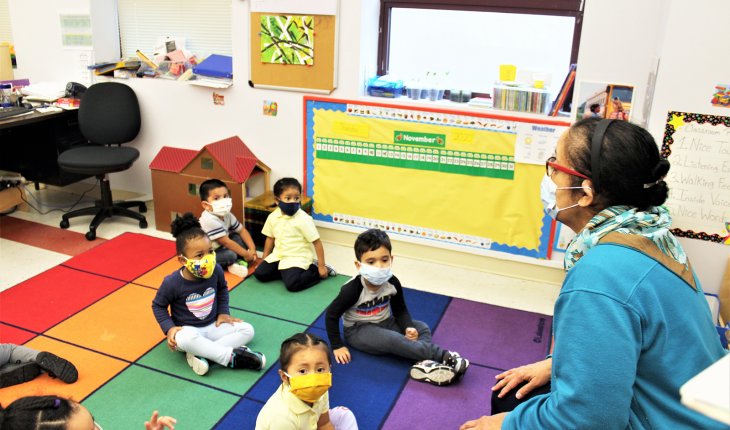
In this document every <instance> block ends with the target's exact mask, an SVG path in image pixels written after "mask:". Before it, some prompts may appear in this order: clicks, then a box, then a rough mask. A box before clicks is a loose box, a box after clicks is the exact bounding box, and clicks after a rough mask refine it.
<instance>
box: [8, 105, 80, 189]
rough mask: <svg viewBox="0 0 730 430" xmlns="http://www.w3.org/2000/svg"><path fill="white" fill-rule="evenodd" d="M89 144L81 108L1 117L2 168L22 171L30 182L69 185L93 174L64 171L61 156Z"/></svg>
mask: <svg viewBox="0 0 730 430" xmlns="http://www.w3.org/2000/svg"><path fill="white" fill-rule="evenodd" d="M85 143H86V140H85V139H84V137H83V136H82V135H81V131H80V130H79V122H78V110H64V111H61V112H49V113H39V112H37V111H35V112H33V113H31V114H26V115H20V116H16V117H10V118H5V119H2V120H0V148H1V151H2V156H0V169H2V170H9V171H12V172H17V173H20V174H21V175H23V176H24V177H25V178H26V179H27V180H29V181H34V182H42V183H44V184H51V185H58V186H63V185H68V184H71V183H73V182H77V181H80V180H82V179H85V178H88V177H89V176H88V175H79V174H75V173H68V172H64V171H61V169H60V168H59V167H58V155H59V154H60V153H62V152H63V151H65V150H67V149H70V148H72V147H74V146H77V145H81V144H85Z"/></svg>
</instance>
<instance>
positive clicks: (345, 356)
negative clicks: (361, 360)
mask: <svg viewBox="0 0 730 430" xmlns="http://www.w3.org/2000/svg"><path fill="white" fill-rule="evenodd" d="M333 352H334V353H335V361H336V362H338V363H340V364H347V363H349V362H350V361H351V360H352V358H351V357H350V350H349V349H347V347H346V346H343V347H342V348H337V349H335V350H334V351H333Z"/></svg>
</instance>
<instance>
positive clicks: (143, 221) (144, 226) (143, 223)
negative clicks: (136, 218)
mask: <svg viewBox="0 0 730 430" xmlns="http://www.w3.org/2000/svg"><path fill="white" fill-rule="evenodd" d="M139 228H147V220H146V219H145V220H142V221H140V222H139Z"/></svg>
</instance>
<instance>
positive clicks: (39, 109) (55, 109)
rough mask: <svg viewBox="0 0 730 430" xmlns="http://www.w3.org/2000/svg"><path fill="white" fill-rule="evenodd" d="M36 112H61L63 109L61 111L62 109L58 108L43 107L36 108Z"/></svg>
mask: <svg viewBox="0 0 730 430" xmlns="http://www.w3.org/2000/svg"><path fill="white" fill-rule="evenodd" d="M35 110H37V111H38V112H40V113H49V112H61V111H62V110H63V109H61V108H60V107H57V106H48V107H43V108H36V109H35Z"/></svg>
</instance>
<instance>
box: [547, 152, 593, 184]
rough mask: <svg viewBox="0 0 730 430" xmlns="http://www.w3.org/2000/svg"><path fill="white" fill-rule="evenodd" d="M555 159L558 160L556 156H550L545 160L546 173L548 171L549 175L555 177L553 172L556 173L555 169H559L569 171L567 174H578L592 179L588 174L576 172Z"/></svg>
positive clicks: (580, 176)
mask: <svg viewBox="0 0 730 430" xmlns="http://www.w3.org/2000/svg"><path fill="white" fill-rule="evenodd" d="M555 160H557V159H556V158H555V157H550V158H548V159H547V161H546V162H545V173H547V175H548V177H550V178H552V177H553V173H555V171H556V170H558V171H561V172H563V173H567V174H569V175H572V176H577V177H579V178H583V179H591V178H589V177H588V176H586V175H584V174H582V173H579V172H576V171H575V170H573V169H569V168H567V167H564V166H561V165H560V164H558V163H556V162H555Z"/></svg>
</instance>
